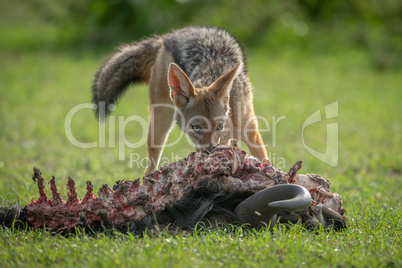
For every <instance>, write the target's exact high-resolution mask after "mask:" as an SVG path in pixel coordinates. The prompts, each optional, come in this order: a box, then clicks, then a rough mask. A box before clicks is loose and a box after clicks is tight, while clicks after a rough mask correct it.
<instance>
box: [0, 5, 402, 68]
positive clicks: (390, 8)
mask: <svg viewBox="0 0 402 268" xmlns="http://www.w3.org/2000/svg"><path fill="white" fill-rule="evenodd" d="M0 12H1V16H0V40H1V45H0V46H1V48H2V49H3V50H4V49H7V50H17V51H18V50H20V49H49V50H54V49H62V50H66V49H67V50H69V49H73V50H74V51H77V49H81V51H85V52H87V51H88V50H91V51H98V50H99V49H102V48H104V47H105V46H106V47H110V46H111V45H114V44H117V43H120V42H126V41H131V40H137V39H140V38H144V37H147V36H150V35H152V34H162V33H165V32H167V31H170V30H171V29H174V28H181V27H184V26H187V25H194V24H203V25H213V26H219V27H223V28H226V29H228V30H229V31H230V32H232V33H233V34H234V35H235V36H236V37H237V38H238V39H239V40H241V42H242V43H243V44H244V45H245V47H247V48H248V49H251V48H255V47H263V48H264V49H266V50H269V51H274V52H275V51H281V50H283V49H284V48H289V49H294V50H299V51H302V53H331V52H333V51H342V50H345V49H349V48H351V47H353V48H359V49H362V50H364V51H365V52H366V53H367V54H368V55H369V57H370V58H371V63H372V65H373V67H374V68H378V69H384V68H397V67H400V66H401V62H402V61H401V51H402V1H400V0H384V1H375V0H350V1H342V0H286V1H279V0H273V1H267V0H248V1H240V0H153V1H147V0H63V1H54V0H19V1H11V0H1V1H0Z"/></svg>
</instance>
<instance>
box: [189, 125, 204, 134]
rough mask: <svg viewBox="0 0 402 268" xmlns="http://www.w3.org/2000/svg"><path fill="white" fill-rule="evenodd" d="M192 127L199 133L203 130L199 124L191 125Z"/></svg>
mask: <svg viewBox="0 0 402 268" xmlns="http://www.w3.org/2000/svg"><path fill="white" fill-rule="evenodd" d="M191 128H192V129H193V131H194V132H197V133H199V132H201V129H202V128H201V127H200V126H197V125H194V126H191Z"/></svg>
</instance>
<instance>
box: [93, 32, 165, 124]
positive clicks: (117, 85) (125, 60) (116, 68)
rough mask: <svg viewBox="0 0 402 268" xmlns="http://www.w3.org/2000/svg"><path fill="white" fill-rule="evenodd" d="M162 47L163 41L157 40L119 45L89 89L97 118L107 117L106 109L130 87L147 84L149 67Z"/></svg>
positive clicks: (156, 38) (157, 38) (108, 110)
mask: <svg viewBox="0 0 402 268" xmlns="http://www.w3.org/2000/svg"><path fill="white" fill-rule="evenodd" d="M161 46H162V38H161V37H159V36H157V37H154V38H150V39H147V40H144V41H141V42H134V43H130V44H125V45H122V46H120V47H119V48H118V49H117V51H116V52H115V53H113V54H111V55H110V56H109V57H108V58H107V60H106V62H105V65H104V66H102V67H100V68H99V70H98V72H97V73H96V75H95V80H94V83H93V86H92V102H93V103H94V104H95V105H96V114H97V116H99V117H104V116H105V115H108V114H109V112H110V109H108V108H109V105H110V104H114V103H115V102H116V101H117V99H118V98H119V97H120V96H121V95H122V94H123V93H124V92H125V91H126V89H127V87H128V86H129V85H130V84H135V83H148V82H149V77H150V71H151V67H152V65H153V64H154V62H155V59H156V57H157V53H158V50H159V48H160V47H161Z"/></svg>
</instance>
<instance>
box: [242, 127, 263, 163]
mask: <svg viewBox="0 0 402 268" xmlns="http://www.w3.org/2000/svg"><path fill="white" fill-rule="evenodd" d="M242 140H243V141H244V142H245V143H246V144H247V147H248V148H249V149H250V154H251V155H253V156H254V157H256V158H258V159H259V160H260V161H263V162H264V161H266V160H269V159H268V154H267V149H265V144H264V141H263V140H262V137H261V134H260V132H259V130H258V122H257V119H253V121H252V122H250V124H248V126H247V128H245V129H244V130H243V135H242Z"/></svg>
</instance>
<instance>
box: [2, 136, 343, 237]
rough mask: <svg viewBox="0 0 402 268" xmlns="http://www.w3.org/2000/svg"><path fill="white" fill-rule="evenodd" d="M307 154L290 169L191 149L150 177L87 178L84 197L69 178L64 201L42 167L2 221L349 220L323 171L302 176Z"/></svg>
mask: <svg viewBox="0 0 402 268" xmlns="http://www.w3.org/2000/svg"><path fill="white" fill-rule="evenodd" d="M300 168H301V161H300V162H297V163H296V164H295V165H294V166H293V167H292V168H291V169H290V170H289V172H288V173H285V172H283V171H282V170H280V169H277V168H275V167H274V166H273V165H272V164H271V162H270V161H267V162H264V163H261V162H259V161H258V160H257V159H256V158H254V157H253V156H251V155H248V154H247V153H246V152H245V151H243V150H241V149H239V148H237V146H236V144H232V146H230V147H227V146H216V147H215V148H214V149H213V150H212V151H211V152H207V151H200V152H194V153H191V154H190V155H189V156H188V157H187V158H185V159H182V160H181V161H178V162H175V163H171V164H169V165H167V166H164V167H162V168H161V169H159V170H157V171H155V172H154V173H152V174H150V175H147V176H145V177H144V178H143V179H142V183H141V181H140V179H137V180H134V181H128V180H125V181H118V182H117V183H116V185H115V186H114V187H113V190H112V189H110V188H109V187H108V186H107V185H103V186H102V187H100V188H99V191H98V195H97V197H96V195H95V194H94V193H93V185H92V183H91V182H90V181H88V182H87V191H86V195H85V196H84V198H83V199H82V200H79V198H78V195H77V192H76V189H75V182H74V180H73V179H72V178H71V177H69V178H68V183H67V188H68V191H69V193H68V199H67V200H66V201H64V200H63V199H62V198H61V196H60V194H59V192H58V190H57V187H56V183H55V178H54V177H52V179H51V180H50V188H51V191H52V198H51V199H49V198H48V197H47V195H46V192H45V189H44V186H45V184H44V178H43V177H42V175H41V172H40V170H39V169H37V168H34V175H33V179H34V181H36V183H37V185H38V188H39V195H40V196H39V198H38V200H36V201H35V200H34V199H32V201H31V203H29V204H28V205H26V206H24V207H21V206H19V205H13V206H10V207H2V208H0V224H2V225H3V226H6V227H10V226H11V225H12V224H14V226H26V225H27V226H29V227H30V228H32V229H39V228H43V227H46V228H48V229H49V230H50V231H51V232H60V233H70V232H72V231H73V230H74V229H75V228H83V229H87V230H92V231H99V230H104V229H105V228H106V229H112V228H114V229H117V230H120V231H123V232H124V231H130V232H135V233H139V234H140V233H142V232H144V231H145V230H146V229H148V230H156V229H158V230H160V229H167V230H170V231H177V230H179V231H186V230H193V228H194V227H195V226H196V224H198V223H200V222H202V223H204V224H206V225H208V226H216V225H217V224H219V223H230V224H235V225H246V226H250V227H252V228H261V227H265V226H267V227H270V228H272V227H273V226H274V225H275V224H276V223H293V224H297V223H299V224H304V225H305V226H306V227H307V228H309V229H314V228H317V227H319V226H322V227H323V228H334V229H342V228H345V227H346V218H345V216H344V212H345V210H344V209H343V207H342V199H341V197H340V196H339V195H338V194H336V193H331V192H329V182H328V181H327V180H325V179H324V178H322V177H321V176H318V175H297V174H296V172H297V171H298V170H299V169H300Z"/></svg>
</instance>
